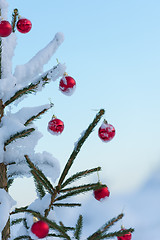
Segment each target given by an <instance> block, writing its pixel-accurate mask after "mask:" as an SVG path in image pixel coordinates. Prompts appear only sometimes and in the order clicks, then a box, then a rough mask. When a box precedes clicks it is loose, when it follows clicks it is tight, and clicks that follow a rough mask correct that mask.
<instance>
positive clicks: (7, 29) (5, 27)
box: [0, 20, 12, 37]
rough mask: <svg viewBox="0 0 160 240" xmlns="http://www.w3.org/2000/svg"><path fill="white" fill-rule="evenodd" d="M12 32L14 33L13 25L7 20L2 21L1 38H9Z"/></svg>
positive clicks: (0, 25)
mask: <svg viewBox="0 0 160 240" xmlns="http://www.w3.org/2000/svg"><path fill="white" fill-rule="evenodd" d="M11 32H12V26H11V24H10V23H9V22H8V21H6V20H2V21H0V37H8V36H9V35H10V34H11Z"/></svg>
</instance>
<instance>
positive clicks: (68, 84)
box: [59, 75, 76, 96]
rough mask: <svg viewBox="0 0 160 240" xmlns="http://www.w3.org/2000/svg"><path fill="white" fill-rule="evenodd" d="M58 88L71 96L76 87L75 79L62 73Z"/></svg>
mask: <svg viewBox="0 0 160 240" xmlns="http://www.w3.org/2000/svg"><path fill="white" fill-rule="evenodd" d="M59 89H60V91H61V92H62V93H64V94H65V95H68V96H71V95H72V94H73V93H74V91H75V89H76V81H75V80H74V78H72V77H70V76H67V75H64V76H63V77H62V78H61V80H60V83H59Z"/></svg>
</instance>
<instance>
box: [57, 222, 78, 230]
mask: <svg viewBox="0 0 160 240" xmlns="http://www.w3.org/2000/svg"><path fill="white" fill-rule="evenodd" d="M59 224H60V226H61V227H62V228H63V229H64V231H65V232H67V231H74V230H75V228H73V227H66V226H64V224H63V223H62V221H60V222H59Z"/></svg>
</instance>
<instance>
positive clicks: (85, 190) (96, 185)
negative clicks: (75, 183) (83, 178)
mask: <svg viewBox="0 0 160 240" xmlns="http://www.w3.org/2000/svg"><path fill="white" fill-rule="evenodd" d="M98 186H99V183H96V184H90V185H88V187H87V185H86V187H82V188H80V189H79V190H75V191H70V192H69V193H67V194H64V195H62V196H59V197H57V198H56V199H55V202H56V201H60V200H62V199H65V198H67V197H71V196H75V195H78V194H80V193H85V192H88V191H91V190H95V189H97V188H98ZM101 186H102V187H103V186H106V185H101Z"/></svg>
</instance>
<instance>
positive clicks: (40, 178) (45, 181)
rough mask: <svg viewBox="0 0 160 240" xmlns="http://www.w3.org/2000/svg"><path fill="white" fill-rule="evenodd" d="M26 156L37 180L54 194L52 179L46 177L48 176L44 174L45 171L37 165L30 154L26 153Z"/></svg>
mask: <svg viewBox="0 0 160 240" xmlns="http://www.w3.org/2000/svg"><path fill="white" fill-rule="evenodd" d="M25 158H26V161H27V163H28V165H29V167H30V168H31V173H32V174H33V176H34V177H35V178H36V179H37V182H41V183H42V184H43V186H44V187H45V188H46V190H47V191H49V193H50V194H51V195H52V194H53V193H54V191H55V189H54V188H53V186H52V184H51V183H50V181H49V180H48V179H47V178H46V176H45V175H44V174H43V172H42V171H41V170H40V169H38V168H37V167H35V165H34V164H33V163H32V162H31V160H30V159H29V157H28V155H25Z"/></svg>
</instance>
